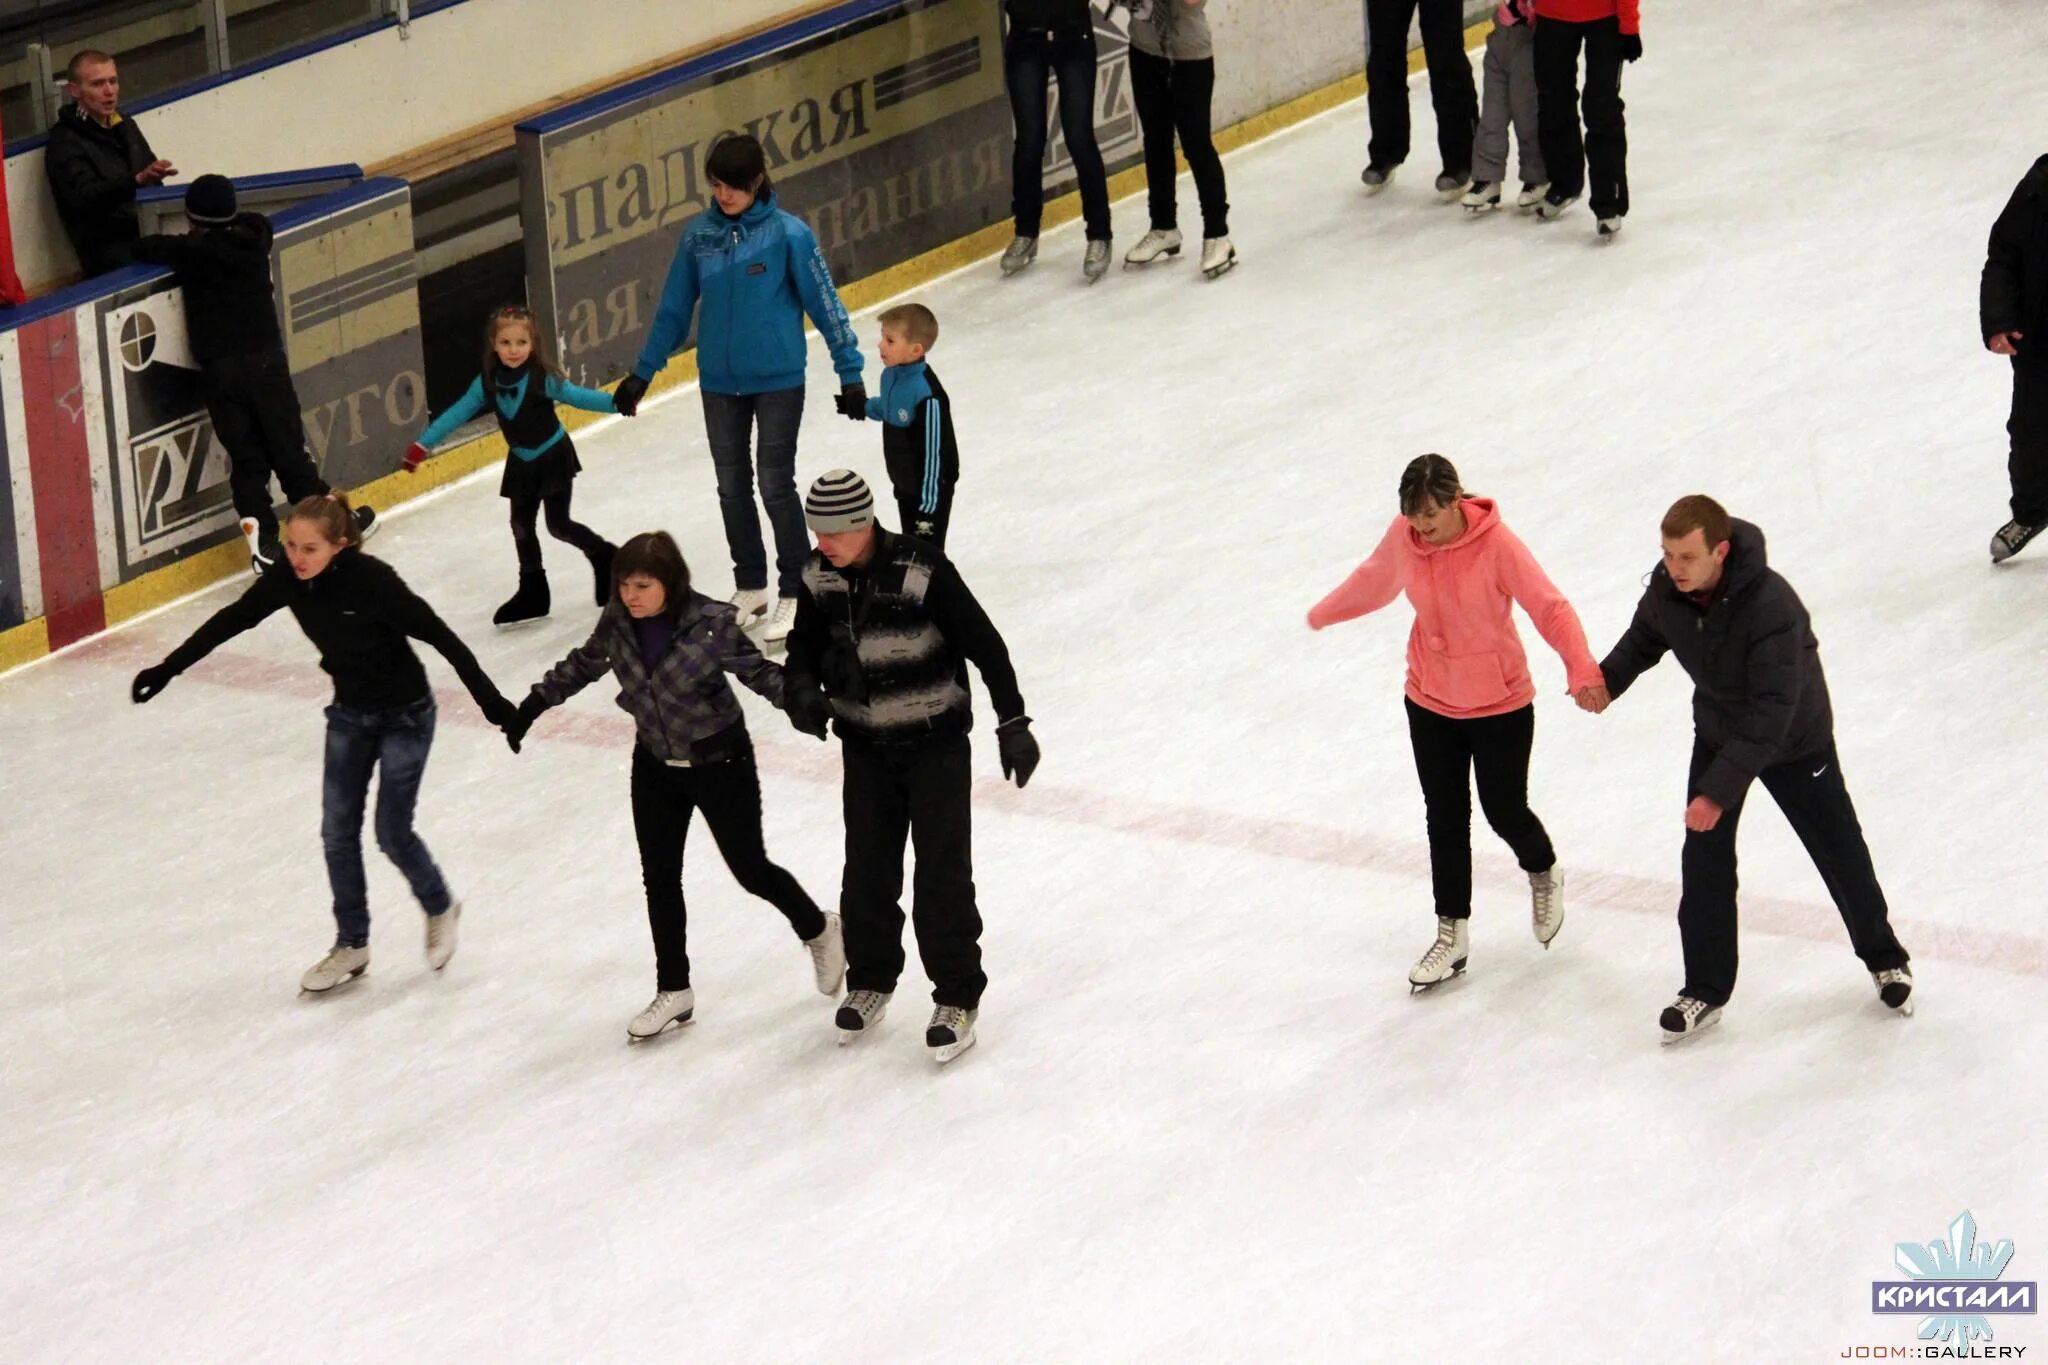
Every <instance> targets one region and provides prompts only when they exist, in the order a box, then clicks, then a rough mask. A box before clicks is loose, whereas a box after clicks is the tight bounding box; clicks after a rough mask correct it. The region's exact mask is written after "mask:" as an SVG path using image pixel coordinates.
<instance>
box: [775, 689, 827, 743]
mask: <svg viewBox="0 0 2048 1365" xmlns="http://www.w3.org/2000/svg"><path fill="white" fill-rule="evenodd" d="M782 705H783V709H784V710H786V711H787V712H789V723H790V724H791V725H793V726H795V727H796V728H797V730H798V731H799V732H800V733H802V734H806V735H810V736H812V737H813V738H816V739H823V738H825V737H826V736H827V735H828V734H830V733H831V732H832V708H831V707H829V706H827V705H826V704H825V694H824V692H823V691H821V690H820V689H819V687H818V684H817V683H816V681H814V680H813V679H810V678H802V677H796V678H792V677H784V678H783V680H782Z"/></svg>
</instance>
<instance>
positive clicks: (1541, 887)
mask: <svg viewBox="0 0 2048 1365" xmlns="http://www.w3.org/2000/svg"><path fill="white" fill-rule="evenodd" d="M1529 927H1530V928H1531V929H1534V930H1535V931H1536V941H1537V942H1538V943H1540V944H1542V945H1543V946H1544V947H1545V948H1548V947H1549V946H1550V940H1552V939H1554V938H1556V937H1557V931H1558V930H1560V929H1562V928H1564V873H1562V872H1560V871H1558V870H1557V869H1556V868H1554V867H1553V868H1551V869H1550V870H1549V871H1548V872H1531V873H1530V874H1529Z"/></svg>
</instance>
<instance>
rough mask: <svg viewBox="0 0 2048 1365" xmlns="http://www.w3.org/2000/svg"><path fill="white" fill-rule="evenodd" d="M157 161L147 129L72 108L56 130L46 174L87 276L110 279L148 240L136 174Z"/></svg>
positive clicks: (59, 119) (66, 232)
mask: <svg viewBox="0 0 2048 1365" xmlns="http://www.w3.org/2000/svg"><path fill="white" fill-rule="evenodd" d="M155 160H156V153H155V152H153V151H151V150H150V149H149V139H148V138H146V137H144V136H143V135H142V128H141V125H139V124H137V123H136V122H135V120H134V119H132V118H121V119H119V120H118V121H116V122H115V124H114V126H113V127H111V128H102V127H100V125H99V124H97V123H95V122H93V120H92V119H91V118H89V117H87V116H86V115H85V114H83V113H80V112H79V109H78V106H77V105H75V104H67V105H65V106H64V108H63V110H62V111H60V112H59V113H58V115H57V126H56V127H54V128H52V129H51V130H50V145H49V147H48V149H47V150H45V151H44V153H43V174H44V175H46V176H48V177H49V181H50V193H51V194H52V195H54V196H56V200H57V217H58V218H59V219H61V220H62V221H63V223H64V235H65V236H67V237H69V238H70V239H71V247H72V249H73V250H74V251H76V252H77V253H78V263H79V264H80V265H81V266H83V267H84V268H85V273H86V274H87V275H104V274H106V273H107V272H108V271H109V270H115V269H118V268H120V267H121V266H124V265H126V264H128V253H129V251H130V250H131V249H132V248H133V247H134V245H135V239H136V238H138V237H140V236H141V235H142V225H141V222H140V220H138V219H137V218H136V216H135V173H136V172H137V171H140V170H143V169H144V168H146V167H147V166H148V165H149V164H150V163H151V162H152V161H155Z"/></svg>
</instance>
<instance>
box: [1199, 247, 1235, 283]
mask: <svg viewBox="0 0 2048 1365" xmlns="http://www.w3.org/2000/svg"><path fill="white" fill-rule="evenodd" d="M1235 269H1237V253H1236V252H1235V251H1233V252H1231V253H1230V259H1229V260H1227V261H1225V262H1224V263H1223V264H1222V265H1218V266H1211V267H1210V268H1209V269H1207V270H1204V271H1203V272H1202V273H1203V274H1204V275H1206V276H1208V277H1209V278H1210V279H1212V280H1220V279H1222V278H1223V277H1224V276H1225V275H1228V274H1229V273H1230V272H1231V271H1233V270H1235Z"/></svg>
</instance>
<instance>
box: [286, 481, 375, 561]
mask: <svg viewBox="0 0 2048 1365" xmlns="http://www.w3.org/2000/svg"><path fill="white" fill-rule="evenodd" d="M286 520H288V521H310V522H312V523H313V524H314V525H315V526H318V527H319V528H320V533H321V534H322V535H324V536H326V537H327V539H328V541H329V542H330V543H331V544H334V545H340V546H343V547H346V546H350V545H360V544H362V534H361V532H359V531H358V530H357V529H356V513H355V509H354V508H353V507H351V506H349V501H348V494H346V493H344V492H342V491H341V490H340V489H338V488H335V489H330V490H329V491H327V492H325V493H315V494H314V495H313V496H312V497H310V498H301V499H299V501H298V502H296V503H294V504H292V510H291V514H290V515H289V516H288V517H287V518H286Z"/></svg>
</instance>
